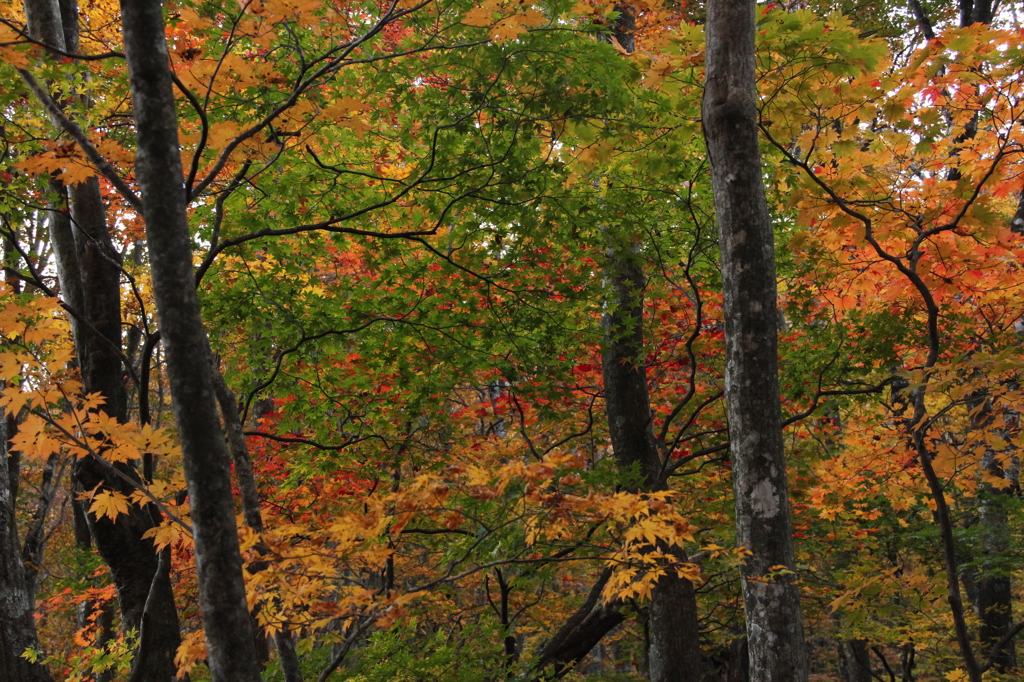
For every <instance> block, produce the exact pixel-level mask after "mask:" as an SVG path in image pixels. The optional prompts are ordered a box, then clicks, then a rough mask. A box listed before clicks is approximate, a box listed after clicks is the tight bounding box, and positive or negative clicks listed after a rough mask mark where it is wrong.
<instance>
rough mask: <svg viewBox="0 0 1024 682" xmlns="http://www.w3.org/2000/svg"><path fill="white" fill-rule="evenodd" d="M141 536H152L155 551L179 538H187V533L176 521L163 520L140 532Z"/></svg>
mask: <svg viewBox="0 0 1024 682" xmlns="http://www.w3.org/2000/svg"><path fill="white" fill-rule="evenodd" d="M142 537H144V538H152V539H153V544H154V545H155V546H156V549H157V551H160V550H162V549H163V548H164V547H167V546H168V545H172V544H174V543H176V542H178V541H179V540H182V539H187V538H188V535H187V534H186V533H185V531H184V529H183V528H182V527H181V526H179V525H178V524H177V523H175V522H173V521H164V522H163V523H161V524H160V525H159V526H156V527H154V528H150V529H149V530H147V531H146V532H145V533H143V534H142Z"/></svg>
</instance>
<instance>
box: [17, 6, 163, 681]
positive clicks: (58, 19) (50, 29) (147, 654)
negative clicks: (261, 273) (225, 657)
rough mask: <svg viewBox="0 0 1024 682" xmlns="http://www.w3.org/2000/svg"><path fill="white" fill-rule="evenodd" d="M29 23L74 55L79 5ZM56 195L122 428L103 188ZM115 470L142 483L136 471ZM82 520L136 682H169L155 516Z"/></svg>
mask: <svg viewBox="0 0 1024 682" xmlns="http://www.w3.org/2000/svg"><path fill="white" fill-rule="evenodd" d="M25 15H26V22H27V24H28V30H29V33H30V35H32V37H33V38H35V39H37V40H40V41H41V42H43V43H46V44H47V45H50V46H52V47H55V48H57V49H60V50H69V51H72V52H74V51H76V50H77V47H78V19H77V5H76V3H75V2H73V1H72V0H63V1H62V2H58V0H26V1H25ZM65 15H66V16H65ZM57 125H59V124H57ZM57 184H59V183H57ZM59 191H60V194H62V195H66V196H69V197H70V204H71V210H70V214H69V213H67V212H64V211H56V210H55V211H53V213H52V214H51V216H52V217H51V221H50V236H51V243H52V246H53V250H54V254H55V261H56V263H57V272H58V279H59V281H60V285H61V295H62V297H63V298H64V299H65V302H66V303H68V305H69V307H70V308H71V310H72V311H73V314H72V316H71V317H72V334H73V336H74V339H75V350H76V353H77V357H78V363H79V366H80V367H81V371H82V383H83V385H84V387H85V390H86V392H88V393H99V394H101V395H102V396H103V397H104V398H105V400H106V402H105V404H104V405H103V406H102V408H101V409H102V410H103V411H104V412H105V413H106V414H108V415H109V416H111V417H114V418H115V419H117V420H118V421H119V422H124V421H126V420H127V398H126V394H125V388H124V384H123V377H122V371H123V367H122V364H121V288H120V277H121V269H120V256H119V254H118V253H117V251H116V249H115V248H114V246H113V243H112V242H111V239H110V234H109V231H108V229H107V223H106V209H105V207H104V204H103V199H102V196H101V194H100V186H99V181H98V180H97V179H96V178H92V179H90V180H88V181H86V182H83V183H79V184H76V185H73V186H71V187H70V191H68V190H65V188H64V187H63V186H61V187H60V188H59ZM118 468H119V469H121V471H122V473H124V474H125V475H126V476H128V477H129V478H134V479H136V480H138V475H137V474H136V472H135V469H134V468H132V467H129V466H125V465H120V466H119V467H118ZM73 472H74V478H75V481H76V483H77V485H78V487H79V488H80V489H81V490H93V489H95V488H96V487H97V486H102V487H104V488H111V489H114V490H117V491H120V492H122V493H125V494H128V493H130V492H131V491H132V486H130V485H128V484H127V483H126V482H125V481H124V480H122V479H121V478H120V477H118V476H114V475H112V474H111V473H110V472H109V471H108V469H107V468H106V467H104V465H102V464H101V463H100V462H98V461H96V460H94V459H92V458H83V459H80V460H78V461H77V462H75V464H74V467H73ZM86 519H87V522H88V527H89V530H90V532H91V534H92V536H93V539H94V540H95V543H96V547H97V549H98V550H99V552H100V555H101V556H102V557H103V559H104V561H105V562H106V563H107V565H108V566H109V567H110V573H111V577H112V578H113V580H114V584H115V586H116V588H117V595H118V601H119V603H120V606H121V613H122V625H123V627H124V628H125V629H130V628H135V629H140V628H141V627H142V623H143V620H144V619H145V621H146V623H147V628H148V629H149V630H150V632H149V636H148V637H147V641H148V642H150V644H149V645H148V646H146V647H141V646H140V648H139V651H138V652H137V655H136V661H135V665H136V667H139V668H140V669H142V670H144V671H145V674H144V675H143V676H142V677H141V678H140V681H141V682H169V681H170V680H172V679H174V676H175V673H176V668H175V665H174V655H175V653H176V652H177V648H178V645H179V644H180V643H181V635H180V630H179V625H178V615H177V610H176V608H175V605H174V594H173V590H172V587H171V582H170V573H169V566H165V567H163V568H162V569H161V568H160V567H159V564H158V561H157V556H156V550H155V547H154V546H153V543H152V542H151V541H150V540H148V539H145V538H143V534H144V533H145V532H146V531H148V530H149V529H150V528H152V527H153V525H154V520H153V517H152V516H151V515H150V512H149V511H148V510H146V509H142V508H139V507H135V506H132V507H130V508H129V511H128V512H127V513H126V514H124V515H122V516H121V517H120V518H119V519H118V520H117V521H116V522H115V521H111V520H110V519H108V518H101V519H96V518H94V517H93V516H91V515H88V514H86ZM158 570H159V571H161V573H162V574H161V575H160V576H157V575H156V574H157V572H158ZM154 577H156V580H154ZM151 593H152V594H151ZM147 604H148V606H147Z"/></svg>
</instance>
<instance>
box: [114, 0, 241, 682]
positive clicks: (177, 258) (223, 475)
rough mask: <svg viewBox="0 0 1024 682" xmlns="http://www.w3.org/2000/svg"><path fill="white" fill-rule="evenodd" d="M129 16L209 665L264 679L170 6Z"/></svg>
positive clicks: (133, 4) (131, 0) (160, 307)
mask: <svg viewBox="0 0 1024 682" xmlns="http://www.w3.org/2000/svg"><path fill="white" fill-rule="evenodd" d="M121 22H122V26H123V29H124V46H125V53H126V55H127V62H128V73H129V76H130V78H131V90H132V102H133V104H134V107H135V118H136V130H137V135H138V148H137V156H136V162H135V172H136V177H137V178H138V183H139V187H140V189H141V195H142V203H143V217H144V218H145V221H146V236H147V239H148V244H149V257H150V263H151V265H152V278H153V293H154V295H155V297H156V304H157V312H158V314H159V316H160V329H161V333H162V336H163V344H164V349H165V352H166V357H167V377H168V381H169V383H170V388H171V396H172V398H173V402H174V415H175V420H176V422H177V425H178V434H179V437H180V439H181V449H182V452H183V455H184V460H185V477H186V480H187V482H188V494H189V502H190V503H191V506H192V522H193V530H194V533H195V535H194V541H195V555H196V568H197V572H198V578H199V606H200V609H201V611H202V615H203V626H204V628H205V631H206V644H207V653H208V664H209V666H210V672H211V675H212V677H213V679H214V681H215V682H257V681H258V680H259V679H260V675H259V666H258V664H257V658H256V650H255V647H254V645H253V640H252V627H251V626H250V623H249V611H248V608H247V607H246V599H245V583H244V580H243V576H242V556H241V553H240V551H239V547H238V528H237V526H236V522H235V508H234V500H233V498H232V493H231V470H230V461H229V458H228V452H227V448H226V445H225V441H224V433H223V431H222V430H221V426H220V422H219V420H218V418H217V401H216V397H215V395H214V389H213V380H212V377H211V376H210V363H211V353H210V347H209V342H208V340H207V338H206V330H205V328H204V327H203V320H202V316H201V314H200V309H199V297H198V295H197V294H196V290H195V286H194V282H195V273H194V272H193V268H192V249H191V239H190V235H189V227H188V215H187V211H186V195H185V186H184V182H183V175H182V169H181V156H180V147H179V144H178V126H177V120H176V112H175V100H174V93H173V90H172V82H171V71H170V64H169V59H168V53H167V43H166V40H165V37H164V22H163V15H162V7H161V3H160V2H159V0H122V2H121Z"/></svg>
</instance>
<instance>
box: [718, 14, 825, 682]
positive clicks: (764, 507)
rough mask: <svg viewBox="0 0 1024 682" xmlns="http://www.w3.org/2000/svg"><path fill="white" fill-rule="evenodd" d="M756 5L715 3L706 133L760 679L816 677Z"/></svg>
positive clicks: (746, 585) (742, 538) (737, 486)
mask: <svg viewBox="0 0 1024 682" xmlns="http://www.w3.org/2000/svg"><path fill="white" fill-rule="evenodd" d="M754 32H755V20H754V2H753V0H747V1H744V2H741V1H739V0H710V1H709V2H708V5H707V26H706V39H707V58H706V59H707V61H706V82H705V91H704V103H703V120H704V135H705V139H706V142H707V147H708V157H709V160H710V164H711V179H712V186H713V188H714V197H715V210H716V214H717V217H718V226H719V243H720V248H721V268H722V281H723V311H724V317H725V340H726V370H725V400H726V408H727V412H728V417H729V440H730V443H731V446H730V449H731V453H732V468H733V489H734V494H735V504H736V531H737V536H738V539H739V542H740V544H742V545H744V546H745V547H746V548H747V549H748V550H749V551H750V552H751V555H750V557H749V558H748V559H747V561H746V563H745V565H744V566H743V569H742V578H743V600H744V606H745V612H746V620H747V637H748V646H749V648H750V674H751V679H752V680H753V681H754V682H806V680H807V660H808V659H807V651H806V643H805V642H804V636H803V619H802V615H801V611H800V594H799V590H798V588H797V585H796V581H795V574H794V571H795V568H796V561H795V557H794V550H793V539H792V529H791V525H790V519H789V499H788V493H787V484H786V461H785V457H784V452H783V441H782V428H781V408H780V404H779V385H778V358H777V344H778V340H777V326H778V317H777V313H776V296H777V294H776V286H775V257H774V240H773V235H772V227H771V220H770V217H769V214H768V204H767V200H766V198H765V191H764V183H763V181H762V177H761V162H760V150H759V148H758V132H757V123H758V121H757V118H758V115H757V99H756V98H757V94H756V89H755V62H754Z"/></svg>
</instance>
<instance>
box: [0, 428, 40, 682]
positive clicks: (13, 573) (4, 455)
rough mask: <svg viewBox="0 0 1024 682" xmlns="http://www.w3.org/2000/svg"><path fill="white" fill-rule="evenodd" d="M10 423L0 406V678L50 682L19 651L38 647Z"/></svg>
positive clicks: (23, 651)
mask: <svg viewBox="0 0 1024 682" xmlns="http://www.w3.org/2000/svg"><path fill="white" fill-rule="evenodd" d="M11 423H13V422H12V421H10V420H8V419H6V418H5V416H4V411H3V409H0V624H2V627H0V680H4V682H53V677H52V676H51V675H50V671H49V670H48V669H47V668H46V666H44V665H43V664H42V663H30V662H29V661H28V659H26V658H23V657H22V654H23V653H25V651H26V650H28V649H39V640H38V638H37V636H36V621H35V618H34V617H33V611H34V604H33V600H32V599H31V598H30V596H29V590H28V587H27V584H26V580H25V566H24V564H23V563H22V561H21V547H20V545H19V542H18V526H17V522H16V517H15V508H14V504H15V498H14V496H13V495H12V494H11V485H10V482H11V471H10V468H9V467H8V463H9V459H8V451H7V442H8V440H9V439H10V438H11V437H12V436H13V435H14V434H13V433H8V426H9V425H10V424H11Z"/></svg>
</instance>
